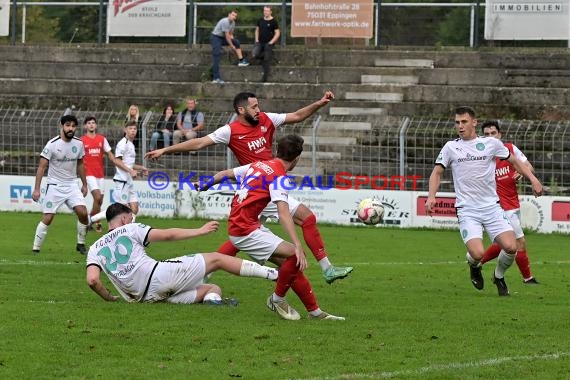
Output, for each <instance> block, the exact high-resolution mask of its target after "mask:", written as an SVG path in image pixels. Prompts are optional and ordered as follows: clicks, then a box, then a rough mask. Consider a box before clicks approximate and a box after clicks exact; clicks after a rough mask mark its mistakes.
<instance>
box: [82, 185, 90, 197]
mask: <svg viewBox="0 0 570 380" xmlns="http://www.w3.org/2000/svg"><path fill="white" fill-rule="evenodd" d="M88 191H89V189H88V188H87V185H82V186H81V194H83V196H84V197H85V196H87V192H88Z"/></svg>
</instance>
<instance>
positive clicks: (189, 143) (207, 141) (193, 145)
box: [144, 136, 215, 160]
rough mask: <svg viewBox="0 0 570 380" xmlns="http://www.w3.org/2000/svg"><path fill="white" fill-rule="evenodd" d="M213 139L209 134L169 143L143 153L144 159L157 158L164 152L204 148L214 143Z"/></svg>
mask: <svg viewBox="0 0 570 380" xmlns="http://www.w3.org/2000/svg"><path fill="white" fill-rule="evenodd" d="M214 144H215V143H214V140H212V139H211V138H210V137H209V136H204V137H199V138H195V139H191V140H186V141H183V142H181V143H178V144H174V145H171V146H169V147H166V148H162V149H157V150H152V151H150V152H148V153H147V154H145V155H144V158H146V159H155V160H156V159H158V158H160V157H161V156H162V155H164V154H173V153H181V152H193V151H197V150H201V149H204V148H206V147H208V146H210V145H214Z"/></svg>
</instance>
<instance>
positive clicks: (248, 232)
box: [199, 135, 344, 320]
mask: <svg viewBox="0 0 570 380" xmlns="http://www.w3.org/2000/svg"><path fill="white" fill-rule="evenodd" d="M302 151H303V139H302V138H301V137H299V136H297V135H288V136H284V137H282V138H280V139H279V141H278V142H277V156H276V158H271V159H269V160H266V161H265V160H264V161H257V162H254V163H251V164H247V165H243V166H240V167H237V168H234V169H228V170H224V171H221V172H219V173H217V174H216V175H215V176H214V179H213V181H212V183H211V184H210V183H208V184H207V185H205V187H204V188H202V189H199V190H205V189H206V188H207V186H211V185H214V184H217V183H220V182H221V181H223V180H227V179H232V180H235V179H237V182H238V190H237V191H236V194H235V196H234V199H233V201H232V208H231V211H230V216H229V218H228V233H229V235H230V241H231V242H232V243H233V245H234V246H235V247H237V248H238V249H240V250H241V251H243V252H245V253H247V254H248V255H249V256H250V257H251V258H252V259H253V260H254V261H256V262H258V263H264V262H266V261H268V260H269V261H271V262H273V263H275V264H277V265H278V266H279V277H278V278H277V284H276V285H275V291H274V293H273V294H272V295H271V296H269V298H268V299H267V307H268V308H269V309H271V310H272V311H275V312H276V313H278V314H279V315H280V316H281V317H282V318H284V319H288V320H298V319H300V318H301V316H300V315H299V313H298V312H297V311H296V310H295V309H293V308H292V307H291V306H289V304H288V303H287V300H286V299H285V294H286V293H287V291H288V290H289V288H292V289H293V291H294V292H295V293H296V294H297V295H298V296H299V298H300V299H301V301H302V302H303V304H304V305H305V308H306V309H307V311H308V312H309V318H313V319H326V320H344V318H343V317H337V316H334V315H332V314H329V313H327V312H324V311H322V310H321V309H320V308H319V305H318V303H317V299H316V297H315V294H314V293H313V290H312V287H311V284H310V283H309V280H308V279H307V278H306V277H305V275H304V273H303V270H305V268H306V267H307V258H306V257H305V253H304V252H303V246H302V244H301V241H300V240H299V237H298V236H297V231H296V229H295V223H294V222H293V217H292V215H291V212H290V211H289V205H288V200H289V199H288V189H291V188H292V187H291V183H290V182H289V178H288V177H287V171H289V170H292V169H293V168H294V167H295V165H296V164H297V162H298V161H299V158H300V156H301V152H302ZM270 202H271V203H275V205H276V207H277V212H278V215H279V223H281V226H283V229H284V230H285V231H286V232H287V234H288V235H289V237H290V238H291V241H292V243H290V242H288V241H285V240H283V239H281V238H280V237H279V236H277V235H274V234H273V233H272V232H271V231H270V230H269V229H268V228H266V227H264V226H263V225H262V224H261V222H260V221H259V216H260V214H261V213H262V211H263V210H264V209H265V207H266V206H267V205H268V204H269V203H270Z"/></svg>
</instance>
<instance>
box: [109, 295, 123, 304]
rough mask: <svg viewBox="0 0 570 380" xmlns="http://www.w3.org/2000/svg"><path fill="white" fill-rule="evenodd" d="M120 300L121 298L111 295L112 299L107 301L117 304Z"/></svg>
mask: <svg viewBox="0 0 570 380" xmlns="http://www.w3.org/2000/svg"><path fill="white" fill-rule="evenodd" d="M119 298H120V297H119V296H114V295H112V294H111V298H109V299H108V300H107V301H109V302H116V301H118V300H119Z"/></svg>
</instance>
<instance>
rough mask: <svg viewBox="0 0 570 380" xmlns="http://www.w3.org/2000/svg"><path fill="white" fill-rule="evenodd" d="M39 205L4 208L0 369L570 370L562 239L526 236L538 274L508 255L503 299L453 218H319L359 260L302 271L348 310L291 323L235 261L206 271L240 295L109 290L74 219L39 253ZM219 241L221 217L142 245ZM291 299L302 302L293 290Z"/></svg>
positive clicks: (30, 374) (491, 373)
mask: <svg viewBox="0 0 570 380" xmlns="http://www.w3.org/2000/svg"><path fill="white" fill-rule="evenodd" d="M39 218H40V215H39V214H18V213H1V214H0V226H1V227H0V228H1V231H2V237H3V238H2V242H3V247H2V250H1V252H2V253H1V254H0V318H1V322H0V337H1V338H0V378H2V379H44V378H45V379H53V378H76V379H117V378H124V379H157V378H164V379H233V378H243V379H376V378H379V379H382V378H395V379H567V378H568V368H570V339H568V331H569V330H570V317H569V315H568V314H569V306H568V305H569V301H568V300H569V292H570V282H569V278H570V276H568V273H567V272H568V269H569V268H570V260H569V258H568V254H569V251H568V246H567V244H568V242H569V241H570V238H569V237H568V236H562V235H537V234H531V235H528V236H527V238H528V239H527V240H528V246H529V251H528V252H529V257H530V259H531V264H532V268H533V272H534V274H535V276H536V277H537V279H538V280H539V281H541V285H538V286H529V285H524V284H522V282H521V278H520V275H519V273H518V269H517V268H516V266H513V267H512V268H511V269H510V270H509V272H508V273H507V276H506V279H507V283H508V284H509V287H510V290H511V294H512V295H511V297H509V298H500V297H498V295H497V291H496V288H495V287H494V285H493V284H492V283H491V281H490V280H489V277H490V275H491V271H492V268H493V267H494V264H492V263H490V264H488V265H487V266H486V267H485V269H484V275H485V280H486V284H485V289H484V290H483V291H477V290H475V289H474V288H473V286H472V285H471V283H470V281H469V274H468V268H467V265H466V264H465V263H464V254H465V250H464V248H463V245H462V243H461V240H460V238H459V234H458V233H457V232H456V231H430V230H399V229H377V228H354V227H335V226H323V227H322V228H321V231H322V233H323V236H324V237H325V241H326V243H327V246H328V251H329V254H330V257H331V259H332V260H333V261H334V262H335V263H337V264H342V265H352V266H354V268H355V269H354V272H353V273H352V275H351V276H349V277H348V278H346V279H344V280H342V281H337V282H335V283H334V284H332V285H327V284H326V283H325V282H324V280H323V279H322V277H321V275H320V271H319V268H318V264H317V263H316V262H315V260H314V259H313V258H312V257H311V258H310V260H309V262H310V264H311V266H310V267H309V269H308V270H307V274H308V277H309V278H310V279H311V281H312V283H313V287H314V290H315V292H316V294H317V296H318V299H319V302H320V305H321V307H322V308H323V309H324V310H327V311H330V312H331V313H334V314H337V315H342V316H345V317H346V318H347V320H346V321H344V322H333V321H328V322H327V321H312V320H309V319H306V318H305V319H302V320H301V321H285V320H282V319H280V318H279V317H278V315H277V314H275V313H272V312H270V311H269V310H268V309H267V308H266V306H265V300H266V298H267V296H268V295H269V294H271V292H272V290H273V285H272V284H271V283H269V282H266V281H264V280H259V279H251V278H239V277H233V276H231V275H229V274H226V273H217V274H215V275H214V276H213V277H212V280H211V281H212V282H215V283H217V284H219V285H221V286H222V288H223V289H224V291H225V295H226V296H233V297H236V298H238V300H239V301H240V304H239V306H238V307H237V308H229V307H212V306H204V305H168V304H128V303H126V302H118V303H106V302H104V301H103V300H101V299H100V298H99V297H98V296H97V295H96V294H95V293H93V292H92V291H91V290H90V289H89V287H88V286H87V285H86V283H85V264H84V257H83V256H80V255H79V254H77V253H76V252H75V235H76V233H75V219H74V218H73V217H72V216H69V215H57V216H56V219H55V220H54V223H53V224H52V226H51V228H50V231H49V233H48V237H47V240H46V242H45V244H44V247H43V248H42V252H41V253H40V255H38V256H33V255H32V254H31V244H32V238H33V235H34V232H35V227H36V224H37V222H38V220H39ZM139 221H140V222H144V223H147V224H150V225H152V226H155V227H167V226H168V227H171V226H189V227H195V226H198V225H199V224H200V222H199V221H188V220H160V219H147V218H142V217H141V218H140V219H139ZM272 228H273V229H274V230H275V231H276V232H278V233H281V230H280V229H279V228H278V226H275V225H273V226H272ZM97 236H98V235H96V234H92V233H90V235H89V236H88V242H93V241H94V240H95V239H96V237H97ZM225 238H226V230H225V224H224V225H223V226H222V230H221V231H220V232H218V233H216V234H212V235H211V236H207V237H203V238H199V239H196V240H193V241H185V242H177V243H156V244H154V245H151V246H150V247H149V249H148V250H149V252H150V254H151V255H152V256H153V257H155V258H157V259H164V258H168V257H173V256H177V255H181V254H184V253H192V252H208V251H213V250H215V249H216V248H217V247H218V246H219V244H220V243H221V242H223V241H224V240H225ZM105 280H106V278H105ZM106 283H107V284H108V286H110V284H109V282H108V281H106ZM113 290H114V289H113ZM115 294H116V292H115ZM288 299H289V300H290V302H291V303H292V305H293V306H294V307H296V308H297V309H298V310H299V311H300V312H301V311H303V308H302V306H301V303H300V302H299V301H298V299H297V298H296V297H295V295H294V294H290V295H289V297H288ZM302 314H303V315H305V316H306V313H302Z"/></svg>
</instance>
